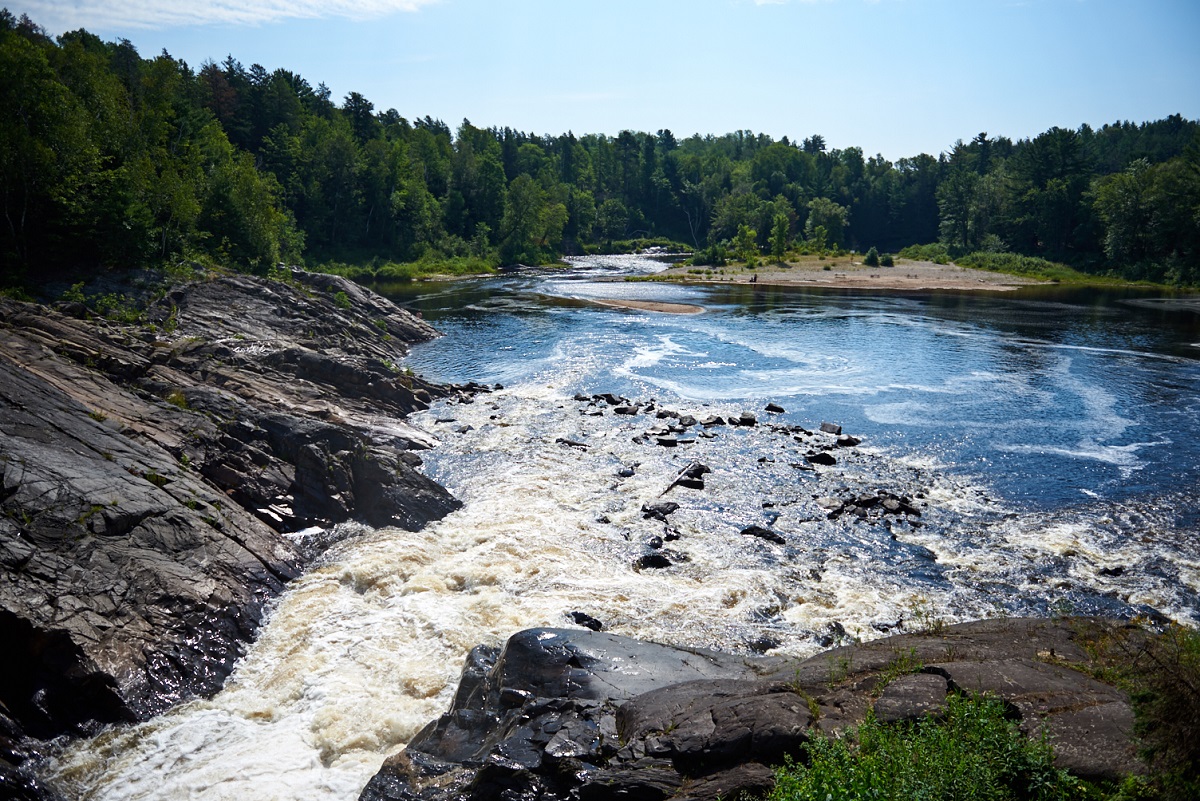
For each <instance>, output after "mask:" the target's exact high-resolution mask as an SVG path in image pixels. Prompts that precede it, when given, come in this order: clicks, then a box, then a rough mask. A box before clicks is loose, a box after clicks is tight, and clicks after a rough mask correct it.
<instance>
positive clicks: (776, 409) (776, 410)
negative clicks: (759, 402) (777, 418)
mask: <svg viewBox="0 0 1200 801" xmlns="http://www.w3.org/2000/svg"><path fill="white" fill-rule="evenodd" d="M763 411H765V412H770V413H771V414H783V413H784V411H785V409H784V408H783V407H782V406H780V405H779V404H778V403H768V404H767V405H766V406H764V407H763Z"/></svg>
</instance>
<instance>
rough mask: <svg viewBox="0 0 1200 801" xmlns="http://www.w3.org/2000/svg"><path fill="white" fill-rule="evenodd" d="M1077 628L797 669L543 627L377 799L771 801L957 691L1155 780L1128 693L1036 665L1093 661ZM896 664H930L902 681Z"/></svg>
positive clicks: (967, 638)
mask: <svg viewBox="0 0 1200 801" xmlns="http://www.w3.org/2000/svg"><path fill="white" fill-rule="evenodd" d="M1103 625H1113V624H1107V623H1104V624H1103ZM1078 630H1079V629H1078V627H1076V626H1075V623H1074V621H1070V620H1027V619H1015V620H996V621H980V622H976V623H965V624H960V625H955V626H947V627H945V628H943V629H941V630H939V631H938V632H936V633H928V634H908V635H900V636H895V637H888V638H884V639H880V640H876V641H874V642H869V643H863V644H856V645H849V646H844V647H842V648H836V649H833V650H831V651H829V652H827V653H823V654H819V655H817V656H815V657H812V658H810V659H806V660H795V659H787V658H781V657H768V656H753V657H752V656H747V657H737V656H732V655H723V654H718V653H714V652H711V651H703V650H698V649H686V648H670V647H667V646H663V645H655V644H652V643H644V642H639V641H637V640H632V639H628V638H624V637H617V636H614V635H611V634H599V633H595V632H590V631H575V630H562V629H532V630H530V631H525V632H521V633H519V634H516V635H514V636H513V637H512V638H511V639H510V640H509V642H508V644H507V645H506V646H505V647H504V650H503V652H498V651H497V650H496V649H488V648H482V647H480V648H476V649H475V650H474V651H472V653H471V655H470V656H469V657H468V659H467V665H466V667H465V668H464V670H463V676H462V679H461V681H460V684H459V690H458V693H457V694H456V695H455V698H454V702H453V704H452V706H451V708H450V710H449V711H448V712H447V713H446V714H445V715H443V716H442V717H441V718H439V719H438V720H437V721H434V722H433V723H431V724H430V725H429V726H427V727H426V728H425V729H424V730H423V731H422V732H421V733H420V734H419V735H417V737H415V738H414V739H413V741H412V742H411V743H409V745H408V747H407V749H405V750H404V751H403V752H401V753H400V754H397V755H395V756H393V757H390V758H389V759H388V760H387V761H385V762H384V764H383V767H382V768H381V769H380V771H379V772H378V773H377V774H376V775H375V777H374V778H372V779H371V781H370V783H369V784H368V785H367V787H366V788H365V789H364V790H363V793H362V795H361V796H360V801H383V800H384V799H387V800H389V801H394V800H396V799H406V801H418V800H420V801H452V800H453V801H460V799H467V800H472V801H473V800H474V799H492V798H539V799H543V801H555V800H556V799H562V801H567V799H630V798H644V799H664V800H665V799H675V800H676V801H680V800H681V799H711V800H712V801H715V799H717V798H722V799H726V798H729V799H732V798H739V797H742V798H751V797H762V796H763V795H764V794H765V793H767V792H769V791H770V789H771V788H772V786H773V783H774V775H773V771H772V768H771V766H774V765H779V764H781V763H782V762H783V761H784V760H786V759H787V758H789V757H790V758H797V757H799V756H800V753H801V751H800V749H801V747H802V745H803V744H804V742H805V741H806V740H808V739H809V738H811V737H814V736H819V735H821V734H823V733H830V734H837V733H839V732H842V731H844V730H845V729H846V728H848V727H850V726H855V725H858V724H860V723H862V721H863V720H864V719H865V718H866V716H867V715H868V714H869V712H870V711H871V710H872V708H873V709H874V713H875V716H876V717H877V718H878V719H879V720H881V721H886V722H899V721H908V720H916V719H920V718H922V717H924V716H926V715H930V714H932V715H937V714H939V711H940V709H941V708H942V706H943V705H944V703H945V700H946V697H947V694H948V693H951V692H984V693H990V694H993V695H995V696H997V697H999V698H1001V699H1003V700H1004V701H1005V702H1006V703H1007V704H1008V705H1009V706H1010V707H1011V709H1012V712H1013V715H1014V718H1016V719H1017V720H1019V723H1020V725H1021V727H1022V728H1023V730H1024V731H1025V732H1026V733H1027V734H1028V735H1029V736H1031V737H1040V736H1042V734H1043V732H1045V733H1046V734H1047V735H1048V736H1049V737H1050V739H1051V743H1052V744H1053V745H1054V747H1055V754H1056V763H1057V764H1058V765H1059V766H1060V767H1063V768H1066V769H1068V770H1071V771H1072V772H1076V773H1077V774H1078V775H1082V776H1088V777H1093V778H1120V777H1122V776H1124V775H1127V774H1128V773H1130V772H1137V771H1139V770H1141V769H1142V767H1141V766H1140V764H1139V763H1137V762H1136V760H1135V759H1134V757H1133V754H1134V751H1133V743H1132V740H1131V739H1130V733H1131V728H1130V725H1131V721H1132V717H1131V715H1132V712H1131V707H1130V704H1129V699H1128V697H1126V696H1125V695H1124V694H1123V693H1122V692H1121V691H1120V690H1118V689H1116V688H1113V687H1109V686H1108V685H1104V684H1101V683H1100V682H1097V681H1095V680H1094V679H1092V678H1091V677H1090V676H1087V675H1086V674H1085V673H1083V672H1081V671H1079V670H1074V669H1071V668H1069V667H1067V666H1066V665H1065V664H1046V663H1044V662H1039V661H1037V658H1038V654H1047V653H1049V654H1054V655H1055V657H1056V658H1057V659H1059V660H1062V661H1063V662H1064V663H1082V662H1083V661H1084V660H1086V654H1085V652H1084V650H1083V648H1082V647H1081V646H1080V645H1079V644H1078V642H1077V636H1078V634H1077V632H1078ZM843 633H844V632H843ZM897 664H910V665H912V666H914V667H917V668H920V670H919V672H916V673H903V672H902V673H901V674H900V675H898V676H896V675H895V672H896V666H897ZM889 677H891V680H890V681H889V682H888V683H887V684H886V685H884V684H882V682H883V681H887V679H888V678H889Z"/></svg>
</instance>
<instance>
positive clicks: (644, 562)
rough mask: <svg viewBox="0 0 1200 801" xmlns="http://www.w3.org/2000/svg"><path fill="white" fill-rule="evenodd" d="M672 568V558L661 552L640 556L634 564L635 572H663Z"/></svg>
mask: <svg viewBox="0 0 1200 801" xmlns="http://www.w3.org/2000/svg"><path fill="white" fill-rule="evenodd" d="M670 566H671V560H670V558H669V557H668V556H667V555H666V554H665V553H662V552H660V551H655V552H654V553H648V554H645V555H644V556H639V557H638V558H637V560H636V561H634V563H633V569H634V570H638V571H641V570H662V569H664V568H668V567H670Z"/></svg>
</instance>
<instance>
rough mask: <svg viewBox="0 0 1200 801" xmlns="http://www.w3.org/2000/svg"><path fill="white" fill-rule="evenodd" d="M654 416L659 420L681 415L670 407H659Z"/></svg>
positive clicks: (675, 417)
mask: <svg viewBox="0 0 1200 801" xmlns="http://www.w3.org/2000/svg"><path fill="white" fill-rule="evenodd" d="M654 416H655V417H657V418H658V419H659V420H667V419H677V418H678V417H679V412H673V411H671V410H670V409H659V410H658V411H657V412H656V413H655V414H654Z"/></svg>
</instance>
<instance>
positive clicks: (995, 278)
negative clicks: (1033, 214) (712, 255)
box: [660, 256, 1045, 292]
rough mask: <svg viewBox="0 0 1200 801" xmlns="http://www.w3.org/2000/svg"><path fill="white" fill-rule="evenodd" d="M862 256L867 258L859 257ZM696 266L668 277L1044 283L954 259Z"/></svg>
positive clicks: (982, 285)
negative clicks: (940, 261) (869, 264)
mask: <svg viewBox="0 0 1200 801" xmlns="http://www.w3.org/2000/svg"><path fill="white" fill-rule="evenodd" d="M858 258H859V259H861V258H862V257H861V256H859V257H858ZM698 269H700V268H696V267H672V268H671V269H669V270H667V271H665V272H663V273H661V274H660V275H662V276H663V277H672V278H676V279H678V280H683V281H687V282H693V281H694V282H697V283H710V282H711V283H721V284H746V283H752V282H757V283H759V284H762V285H766V286H814V287H831V288H840V289H884V290H909V291H919V290H933V289H950V290H983V291H992V292H1004V291H1009V290H1013V289H1017V288H1019V287H1022V286H1029V285H1032V284H1040V283H1045V282H1043V281H1037V280H1034V279H1031V278H1021V277H1020V276H1015V275H1008V274H1006V273H993V272H988V271H987V270H976V269H972V268H970V267H959V266H957V265H954V264H934V263H933V262H931V261H909V260H908V259H897V260H896V265H895V266H894V267H867V266H865V265H863V264H862V262H861V261H852V260H851V259H850V258H848V257H842V258H837V259H826V260H825V261H820V260H818V259H816V258H812V259H805V260H803V261H799V262H789V263H788V264H787V265H786V266H784V265H780V264H774V263H764V264H761V265H759V266H758V267H757V268H755V269H745V268H743V267H740V266H727V267H721V268H712V270H711V272H705V273H697V272H696V270H698ZM722 271H724V272H722Z"/></svg>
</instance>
